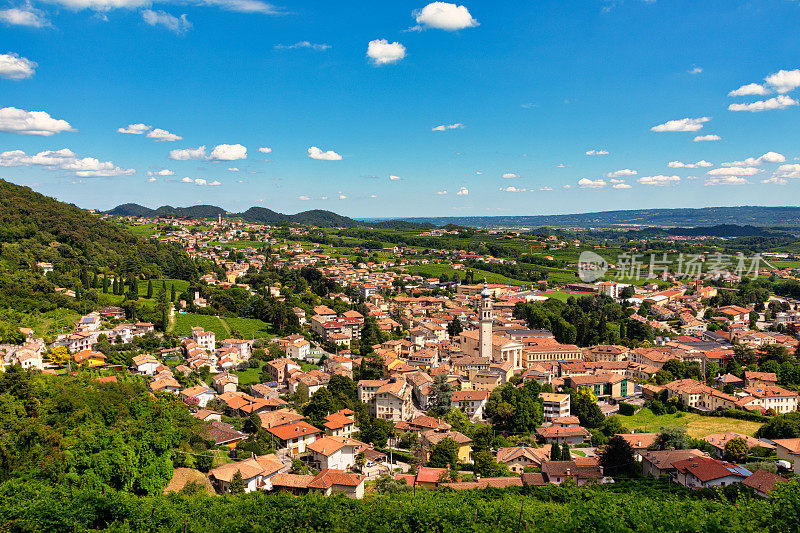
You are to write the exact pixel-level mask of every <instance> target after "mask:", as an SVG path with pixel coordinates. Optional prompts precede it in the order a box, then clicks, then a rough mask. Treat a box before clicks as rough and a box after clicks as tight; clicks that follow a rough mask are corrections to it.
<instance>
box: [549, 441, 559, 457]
mask: <svg viewBox="0 0 800 533" xmlns="http://www.w3.org/2000/svg"><path fill="white" fill-rule="evenodd" d="M550 460H551V461H560V460H561V448H559V446H558V444H557V443H555V442H554V443H553V444H551V445H550Z"/></svg>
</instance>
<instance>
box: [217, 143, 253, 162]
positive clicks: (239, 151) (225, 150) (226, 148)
mask: <svg viewBox="0 0 800 533" xmlns="http://www.w3.org/2000/svg"><path fill="white" fill-rule="evenodd" d="M208 158H209V159H214V160H216V161H235V160H237V159H247V148H245V147H244V146H242V145H241V144H218V145H217V146H215V147H214V149H213V150H212V151H211V154H209V156H208Z"/></svg>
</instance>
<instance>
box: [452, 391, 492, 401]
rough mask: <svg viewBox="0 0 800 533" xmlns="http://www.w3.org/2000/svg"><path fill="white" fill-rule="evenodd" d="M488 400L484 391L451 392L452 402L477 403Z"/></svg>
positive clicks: (487, 395)
mask: <svg viewBox="0 0 800 533" xmlns="http://www.w3.org/2000/svg"><path fill="white" fill-rule="evenodd" d="M488 398H489V391H485V390H457V391H453V396H452V401H454V402H467V401H471V402H477V401H481V400H486V399H488Z"/></svg>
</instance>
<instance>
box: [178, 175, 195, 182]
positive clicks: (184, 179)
mask: <svg viewBox="0 0 800 533" xmlns="http://www.w3.org/2000/svg"><path fill="white" fill-rule="evenodd" d="M181 181H182V182H184V183H194V180H193V179H192V178H190V177H188V176H187V177H185V178H183V179H182V180H181Z"/></svg>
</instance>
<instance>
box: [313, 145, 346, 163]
mask: <svg viewBox="0 0 800 533" xmlns="http://www.w3.org/2000/svg"><path fill="white" fill-rule="evenodd" d="M308 157H310V158H311V159H320V160H323V161H341V160H342V156H340V155H339V154H337V153H336V152H334V151H333V150H328V151H327V152H323V151H322V150H320V149H319V148H317V147H316V146H312V147H310V148H309V149H308Z"/></svg>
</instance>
